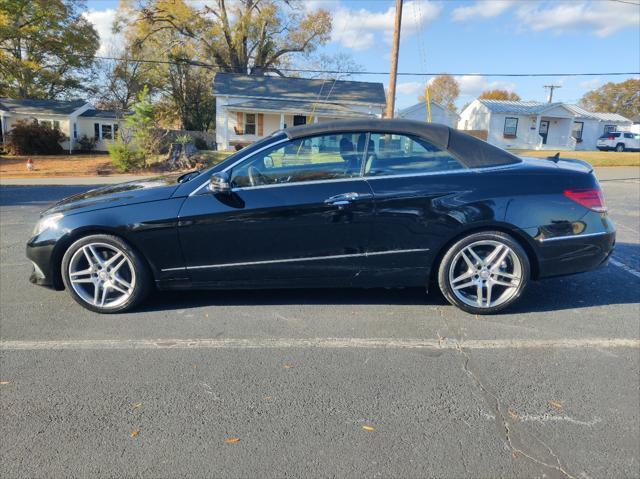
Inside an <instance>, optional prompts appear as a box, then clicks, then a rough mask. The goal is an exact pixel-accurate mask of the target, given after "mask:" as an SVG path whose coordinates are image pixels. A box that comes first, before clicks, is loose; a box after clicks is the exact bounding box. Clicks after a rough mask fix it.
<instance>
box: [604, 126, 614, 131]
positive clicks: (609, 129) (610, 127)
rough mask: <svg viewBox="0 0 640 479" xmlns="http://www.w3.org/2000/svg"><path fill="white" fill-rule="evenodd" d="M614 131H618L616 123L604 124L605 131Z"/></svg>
mask: <svg viewBox="0 0 640 479" xmlns="http://www.w3.org/2000/svg"><path fill="white" fill-rule="evenodd" d="M612 131H616V125H604V132H605V133H611V132H612Z"/></svg>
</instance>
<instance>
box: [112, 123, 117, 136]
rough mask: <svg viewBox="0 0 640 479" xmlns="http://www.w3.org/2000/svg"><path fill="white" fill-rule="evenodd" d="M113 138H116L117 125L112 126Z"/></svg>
mask: <svg viewBox="0 0 640 479" xmlns="http://www.w3.org/2000/svg"><path fill="white" fill-rule="evenodd" d="M113 138H114V139H115V138H118V125H117V124H114V125H113Z"/></svg>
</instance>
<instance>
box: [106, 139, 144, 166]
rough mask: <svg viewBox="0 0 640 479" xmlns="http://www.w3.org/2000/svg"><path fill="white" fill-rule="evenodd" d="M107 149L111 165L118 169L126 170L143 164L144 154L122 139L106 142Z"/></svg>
mask: <svg viewBox="0 0 640 479" xmlns="http://www.w3.org/2000/svg"><path fill="white" fill-rule="evenodd" d="M107 150H108V151H109V156H111V161H112V163H113V166H115V167H116V169H117V170H118V171H122V172H127V171H130V170H132V169H134V168H140V167H142V166H143V165H144V155H143V154H142V152H140V151H136V150H134V149H133V148H132V147H131V145H130V144H128V143H125V142H124V141H122V140H114V141H110V142H108V143H107Z"/></svg>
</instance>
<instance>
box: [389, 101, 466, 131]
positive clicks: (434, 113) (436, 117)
mask: <svg viewBox="0 0 640 479" xmlns="http://www.w3.org/2000/svg"><path fill="white" fill-rule="evenodd" d="M398 118H406V119H407V120H417V121H429V111H428V110H427V102H426V101H423V102H420V103H416V104H415V105H413V106H410V107H407V108H404V109H403V110H400V111H399V112H398ZM459 119H460V116H459V115H458V114H457V113H456V112H455V111H451V110H449V109H448V108H447V107H445V106H443V105H441V104H440V103H436V102H435V101H432V102H431V122H432V123H441V124H443V125H447V126H449V127H451V128H456V127H457V125H458V121H459Z"/></svg>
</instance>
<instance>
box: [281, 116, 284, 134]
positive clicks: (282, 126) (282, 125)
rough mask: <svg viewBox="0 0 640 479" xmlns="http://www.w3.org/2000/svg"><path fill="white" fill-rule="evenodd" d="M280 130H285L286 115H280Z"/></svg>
mask: <svg viewBox="0 0 640 479" xmlns="http://www.w3.org/2000/svg"><path fill="white" fill-rule="evenodd" d="M280 129H281V130H284V113H280Z"/></svg>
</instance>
